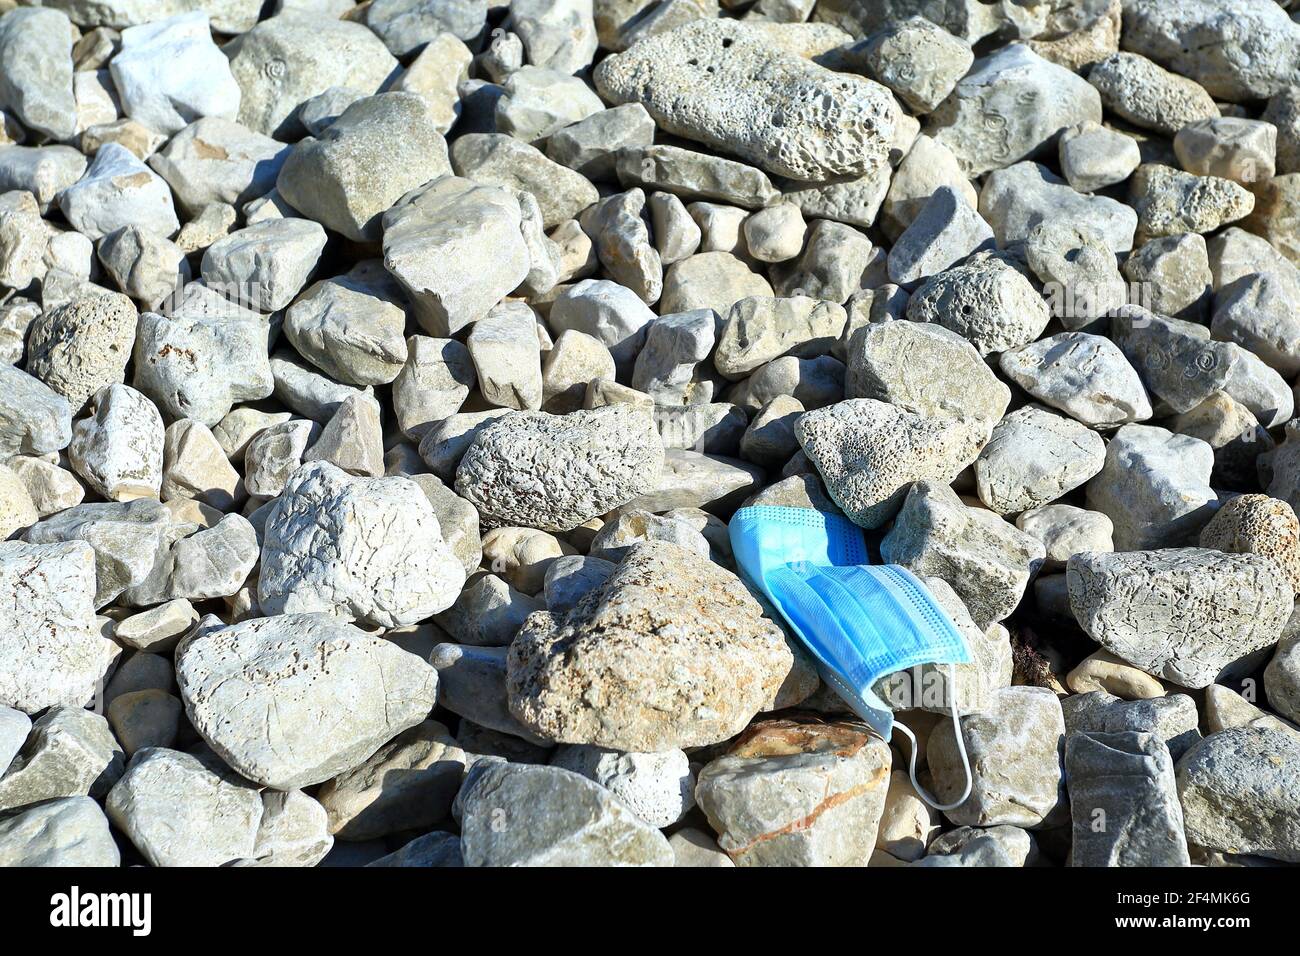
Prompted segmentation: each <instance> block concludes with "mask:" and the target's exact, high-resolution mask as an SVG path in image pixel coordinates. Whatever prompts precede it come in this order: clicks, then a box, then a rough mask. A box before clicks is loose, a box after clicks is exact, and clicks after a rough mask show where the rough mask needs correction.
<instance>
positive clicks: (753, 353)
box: [713, 295, 847, 380]
mask: <svg viewBox="0 0 1300 956" xmlns="http://www.w3.org/2000/svg"><path fill="white" fill-rule="evenodd" d="M846 321H847V316H846V314H845V312H844V309H843V308H842V307H840V306H838V305H836V304H835V303H834V302H827V301H822V300H819V299H818V298H814V297H811V296H808V295H796V296H791V297H784V298H773V297H760V296H753V297H747V298H744V299H741V300H739V301H738V302H737V303H736V304H735V305H734V306H733V307H732V309H731V311H730V313H729V314H728V315H727V316H726V320H725V321H724V322H723V323H722V330H721V332H720V333H719V335H718V345H717V349H716V350H715V352H714V356H713V364H714V367H715V368H717V370H718V372H719V373H721V374H722V375H723V376H725V377H727V378H729V379H733V380H734V379H739V378H743V377H744V376H745V375H748V374H749V373H751V372H753V371H754V370H756V369H758V368H759V367H760V366H762V365H765V364H766V363H768V362H770V361H772V360H773V359H777V358H780V357H781V356H783V355H793V356H796V357H799V358H813V357H816V356H818V355H824V354H826V353H827V352H829V351H830V349H831V346H832V345H834V343H835V341H836V340H838V339H839V338H840V336H841V334H842V333H843V331H844V324H845V322H846Z"/></svg>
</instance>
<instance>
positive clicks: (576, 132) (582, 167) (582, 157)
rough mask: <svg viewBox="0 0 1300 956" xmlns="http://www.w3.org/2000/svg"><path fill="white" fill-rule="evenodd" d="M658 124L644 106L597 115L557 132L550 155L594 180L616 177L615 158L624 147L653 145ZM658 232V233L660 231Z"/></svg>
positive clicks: (548, 148) (549, 146)
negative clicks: (655, 123) (656, 124)
mask: <svg viewBox="0 0 1300 956" xmlns="http://www.w3.org/2000/svg"><path fill="white" fill-rule="evenodd" d="M654 133H655V125H654V120H653V119H652V118H651V117H650V114H649V113H647V112H646V110H645V107H644V106H642V105H641V104H640V103H627V104H624V105H623V106H615V107H613V108H612V109H607V110H602V111H601V112H599V113H593V114H592V115H591V116H588V117H587V118H586V119H582V120H579V121H578V122H576V123H573V124H571V125H569V126H566V127H564V128H563V129H561V130H558V131H557V132H555V133H553V134H552V135H551V138H550V139H549V140H548V141H547V144H546V154H547V155H548V156H550V158H551V159H553V160H555V161H556V162H557V163H560V164H561V165H563V166H568V167H569V168H570V169H572V170H575V171H576V172H579V173H581V174H582V175H583V176H585V177H587V178H588V179H591V180H605V181H609V180H613V179H615V177H616V172H615V156H616V154H617V153H618V151H619V150H620V149H623V148H624V147H637V146H649V145H651V143H653V142H654ZM656 231H657V230H656Z"/></svg>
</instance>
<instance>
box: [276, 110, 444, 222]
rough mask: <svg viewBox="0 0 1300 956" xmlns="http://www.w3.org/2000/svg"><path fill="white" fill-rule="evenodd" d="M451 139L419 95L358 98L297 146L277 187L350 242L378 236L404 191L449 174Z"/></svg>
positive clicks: (303, 209)
mask: <svg viewBox="0 0 1300 956" xmlns="http://www.w3.org/2000/svg"><path fill="white" fill-rule="evenodd" d="M446 150H447V144H446V141H445V140H443V138H442V134H441V133H440V132H439V131H438V128H437V127H436V126H435V125H434V123H433V121H432V120H431V119H430V117H429V114H428V111H427V109H426V108H425V105H424V99H423V97H421V96H420V95H419V94H418V93H401V92H397V93H381V94H378V95H376V96H371V97H367V98H365V99H362V100H358V101H357V102H355V103H353V104H352V105H351V106H349V107H348V108H347V109H346V110H344V111H343V114H342V115H341V116H340V117H339V118H338V119H337V120H336V121H335V122H333V123H332V124H330V126H329V128H328V129H326V130H325V131H324V132H322V133H321V135H320V138H319V139H313V138H308V139H304V140H302V141H301V142H299V143H298V145H297V146H295V147H294V149H293V151H292V152H291V153H290V154H289V156H288V158H286V159H285V161H284V166H283V167H281V169H280V175H279V176H278V177H276V181H275V187H276V189H277V190H278V191H279V193H280V195H281V196H283V197H284V198H285V199H286V200H287V201H288V203H289V204H290V205H291V206H293V207H294V208H295V209H298V210H301V211H302V212H303V214H304V215H305V216H307V217H308V218H310V219H315V220H316V221H317V222H319V223H321V224H322V225H325V226H328V227H329V228H330V229H332V230H334V231H335V232H338V233H341V234H342V235H344V236H345V237H347V238H349V239H355V240H358V241H365V240H369V241H374V240H376V239H378V238H379V237H380V231H381V229H380V217H382V216H383V215H384V213H385V212H386V211H387V210H388V209H390V208H391V207H392V205H393V204H394V203H395V202H396V201H397V200H398V199H401V198H402V196H403V195H404V194H406V193H407V192H409V191H411V190H413V189H416V188H418V187H420V186H422V185H424V184H425V183H427V182H428V181H429V180H431V179H436V178H437V177H439V176H444V175H447V174H449V173H450V172H451V164H450V163H449V162H448V160H447V152H446Z"/></svg>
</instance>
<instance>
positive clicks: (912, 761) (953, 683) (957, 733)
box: [894, 663, 974, 810]
mask: <svg viewBox="0 0 1300 956" xmlns="http://www.w3.org/2000/svg"><path fill="white" fill-rule="evenodd" d="M948 704H949V708H950V710H951V711H952V728H953V736H954V737H956V739H957V753H958V754H959V755H960V756H961V767H962V770H963V771H964V772H965V774H966V788H965V789H964V790H963V791H962V793H961V796H960V797H958V798H957V799H956V800H954V801H953V802H952V803H939V802H937V801H936V800H935V799H934V797H932V796H930V794H929V793H928V792H927V791H926V790H924V789H923V788H922V787H921V785H920V784H919V783H917V782H916V750H917V744H916V735H915V734H914V733H912V731H911V728H909V727H908V726H907V725H906V724H904V723H901V722H900V721H897V720H895V721H894V727H895V728H897V729H898V730H901V731H902V732H903V733H904V734H906V735H907V739H908V740H910V741H911V742H912V753H911V756H910V757H909V758H908V761H907V775H908V776H909V777H910V778H911V779H912V787H913V788H914V789H915V790H916V794H917V796H919V797H920V798H921V799H922V800H924V801H925V802H926V803H928V804H929V805H930V806H932V807H933V808H934V809H936V810H952V809H955V808H956V807H959V806H961V805H962V804H963V803H965V802H966V798H967V797H969V796H970V792H971V788H972V787H973V786H974V779H973V778H972V777H971V770H970V758H969V757H967V756H966V738H965V735H964V734H962V732H961V718H960V716H959V715H958V713H957V670H956V666H955V665H954V664H951V663H949V664H948Z"/></svg>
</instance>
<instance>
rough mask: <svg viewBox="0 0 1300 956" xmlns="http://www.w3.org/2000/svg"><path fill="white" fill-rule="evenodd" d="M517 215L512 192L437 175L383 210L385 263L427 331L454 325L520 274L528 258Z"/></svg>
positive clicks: (496, 298) (447, 331)
mask: <svg viewBox="0 0 1300 956" xmlns="http://www.w3.org/2000/svg"><path fill="white" fill-rule="evenodd" d="M522 222H523V213H522V211H521V210H520V207H519V200H518V199H516V198H515V196H514V195H512V194H511V193H509V192H506V191H505V190H503V189H499V188H497V187H494V186H482V185H478V184H476V183H473V182H471V181H470V180H467V179H458V178H455V177H443V178H441V179H435V180H434V181H433V182H431V183H429V184H428V185H427V186H424V187H422V188H420V189H417V190H414V191H413V192H411V193H408V194H407V195H406V196H404V197H402V199H401V201H400V202H398V203H397V204H396V205H394V206H393V207H392V208H391V209H389V210H388V211H387V212H386V213H384V216H383V232H384V266H385V268H387V269H388V271H389V272H391V273H392V274H393V275H394V276H395V277H396V278H397V280H398V281H399V282H401V284H402V286H403V287H404V288H405V289H406V291H407V293H408V294H409V296H410V298H411V304H412V306H413V307H414V310H415V315H416V318H417V319H418V320H419V322H420V325H421V326H423V327H424V329H425V330H426V331H428V332H429V333H430V334H432V335H437V336H448V335H451V334H453V333H455V332H457V331H459V330H460V329H462V328H464V327H465V326H466V325H468V324H469V323H471V322H475V321H477V320H478V319H480V318H482V317H483V316H484V315H486V314H487V312H488V310H489V309H491V308H492V307H493V306H494V305H496V304H497V303H498V302H500V301H501V299H502V298H504V297H505V296H506V295H507V294H508V293H510V292H511V291H512V290H514V289H515V288H516V287H518V285H519V284H520V283H521V282H523V281H524V278H525V277H526V276H527V275H528V269H529V262H530V259H529V253H528V247H527V245H526V244H525V242H524V237H523V234H522V233H521V232H520V226H521V224H522ZM484 262H492V263H493V266H492V268H490V269H484V268H482V264H483V263H484Z"/></svg>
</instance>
